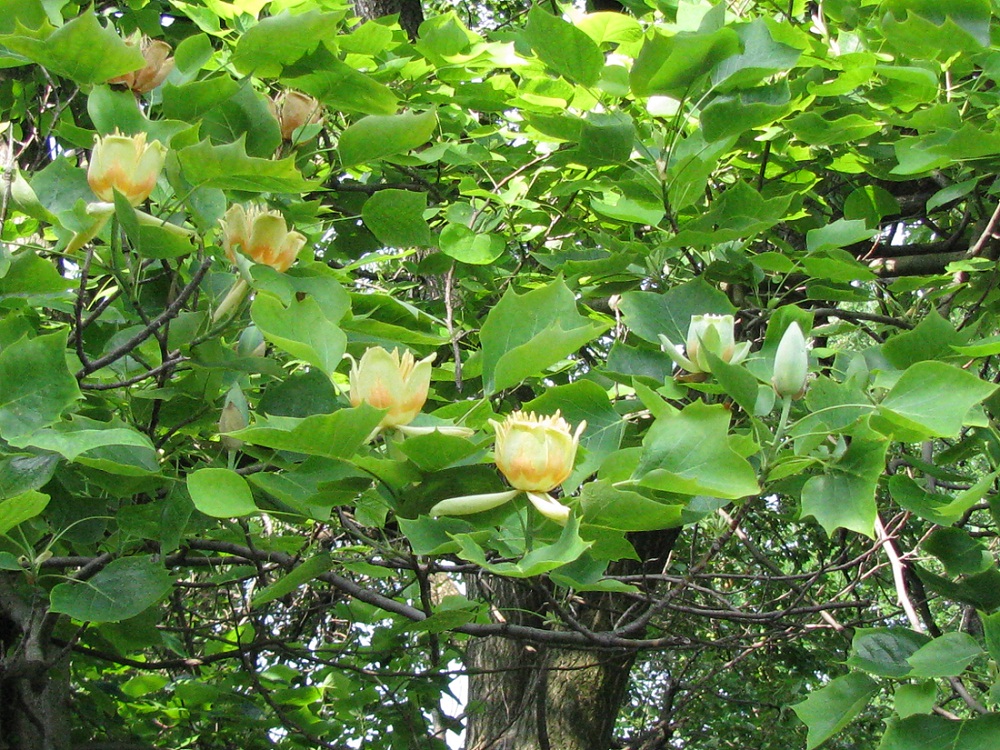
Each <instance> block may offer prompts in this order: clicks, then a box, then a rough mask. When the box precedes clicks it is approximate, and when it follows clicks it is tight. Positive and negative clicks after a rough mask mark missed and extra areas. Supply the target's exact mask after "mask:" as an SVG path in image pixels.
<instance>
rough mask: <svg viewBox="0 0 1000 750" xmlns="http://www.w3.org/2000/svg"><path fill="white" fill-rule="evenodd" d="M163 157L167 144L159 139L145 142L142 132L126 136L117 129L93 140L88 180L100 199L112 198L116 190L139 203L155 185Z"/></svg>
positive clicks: (108, 199)
mask: <svg viewBox="0 0 1000 750" xmlns="http://www.w3.org/2000/svg"><path fill="white" fill-rule="evenodd" d="M166 158H167V149H166V147H165V146H164V145H163V144H162V143H160V142H159V141H151V142H149V143H146V134H145V133H139V134H138V135H134V136H128V135H122V134H121V133H120V132H118V131H117V130H116V131H115V132H114V133H113V134H112V135H106V136H104V137H103V138H102V137H100V136H98V137H97V138H96V139H95V141H94V150H93V151H92V152H91V154H90V166H89V167H88V169H87V182H88V183H89V184H90V189H91V190H93V191H94V193H96V194H97V197H98V198H100V199H101V200H102V201H106V202H111V201H114V199H115V191H116V190H117V191H118V192H119V193H121V194H122V195H123V196H125V199H126V200H128V202H129V203H130V204H132V205H133V206H138V205H139V204H140V203H142V202H143V201H144V200H146V198H148V197H149V194H150V193H152V192H153V188H154V187H156V180H157V178H158V177H159V176H160V170H162V169H163V162H164V161H165V160H166Z"/></svg>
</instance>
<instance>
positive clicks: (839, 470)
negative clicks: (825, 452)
mask: <svg viewBox="0 0 1000 750" xmlns="http://www.w3.org/2000/svg"><path fill="white" fill-rule="evenodd" d="M887 447H888V441H885V440H877V439H869V438H865V437H860V436H855V437H854V439H853V440H851V444H850V446H849V447H848V449H847V452H846V453H844V455H843V456H841V457H840V460H838V461H837V462H836V463H833V464H828V465H827V469H826V471H825V473H823V474H821V475H819V476H814V477H810V478H809V480H808V481H807V482H806V483H805V485H804V486H803V487H802V516H803V517H805V516H812V517H813V518H815V519H816V521H817V522H818V523H819V524H820V526H822V527H823V528H824V529H825V530H826V533H827V534H831V535H832V534H833V532H834V531H836V530H837V529H839V528H844V529H850V530H851V531H856V532H858V533H859V534H864V535H865V536H868V537H871V538H873V539H874V538H875V513H876V507H875V489H876V486H877V485H878V480H879V477H881V476H882V472H883V471H884V469H885V452H886V448H887Z"/></svg>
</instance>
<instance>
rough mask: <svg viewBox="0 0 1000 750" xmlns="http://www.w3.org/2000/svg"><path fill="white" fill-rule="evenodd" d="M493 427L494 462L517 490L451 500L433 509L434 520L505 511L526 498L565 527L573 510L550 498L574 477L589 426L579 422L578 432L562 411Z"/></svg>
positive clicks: (517, 415) (515, 417)
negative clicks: (497, 509) (515, 500)
mask: <svg viewBox="0 0 1000 750" xmlns="http://www.w3.org/2000/svg"><path fill="white" fill-rule="evenodd" d="M490 424H492V425H493V429H494V430H495V431H496V446H495V448H494V455H495V458H494V460H495V461H496V465H497V468H498V469H500V472H501V473H502V474H503V475H504V477H506V479H507V481H508V482H510V484H511V486H512V487H513V488H514V489H513V490H508V491H507V492H494V493H488V494H484V495H465V496H463V497H452V498H448V499H447V500H442V501H441V502H439V503H438V504H437V505H435V506H434V507H433V508H431V511H430V512H431V515H433V516H461V515H468V514H470V513H479V512H481V511H484V510H489V509H490V508H495V507H497V506H499V505H503V504H504V503H506V502H508V501H509V500H512V499H513V498H515V497H517V495H519V494H520V493H521V492H524V493H525V494H526V495H527V496H528V500H529V501H530V502H531V504H532V505H533V506H535V509H536V510H537V511H538V512H539V513H541V514H542V515H543V516H545V517H546V518H549V519H551V520H553V521H555V522H556V523H559V524H565V523H566V521H567V519H568V518H569V508H567V507H566V506H565V505H563V504H562V503H560V502H559V501H558V500H556V499H555V498H553V497H552V496H551V495H550V494H549V492H551V491H552V490H554V489H555V488H556V487H558V486H559V485H560V484H562V483H563V482H565V481H566V479H567V478H568V477H569V475H570V474H571V473H572V471H573V463H574V461H575V460H576V450H577V448H578V447H579V445H580V435H581V433H582V432H583V430H584V429H585V428H586V427H587V423H586V422H580V424H579V425H577V428H576V431H575V432H574V431H573V430H572V428H571V427H570V425H569V423H568V422H566V420H565V419H563V418H562V417H561V416H560V414H559V412H558V411H557V412H556V413H555V414H554V415H552V416H549V417H539V416H537V415H536V414H535V413H534V412H531V413H525V412H523V411H516V412H514V413H513V414H511V415H510V416H508V417H507V419H505V420H504V421H503V422H499V423H498V422H495V421H493V420H492V419H491V420H490Z"/></svg>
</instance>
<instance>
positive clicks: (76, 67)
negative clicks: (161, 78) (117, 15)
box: [0, 8, 145, 85]
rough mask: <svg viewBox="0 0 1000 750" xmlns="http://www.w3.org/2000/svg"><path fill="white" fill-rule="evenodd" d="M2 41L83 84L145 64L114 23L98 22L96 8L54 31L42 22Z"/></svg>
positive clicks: (105, 78)
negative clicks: (35, 27) (32, 29)
mask: <svg viewBox="0 0 1000 750" xmlns="http://www.w3.org/2000/svg"><path fill="white" fill-rule="evenodd" d="M48 28H49V29H51V27H48ZM0 45H3V46H4V47H6V48H7V49H9V50H10V51H12V52H17V53H18V54H21V55H24V56H25V57H26V58H28V59H29V60H31V61H32V62H35V63H38V64H39V65H41V66H42V67H43V68H46V69H47V70H49V71H50V72H52V73H55V74H56V75H58V76H62V77H64V78H69V79H72V80H73V81H75V82H76V83H79V84H83V85H87V84H96V83H104V82H105V81H107V80H108V79H109V78H114V77H115V76H119V75H123V74H124V73H129V72H131V71H133V70H138V69H139V68H141V67H142V66H143V65H145V60H144V59H143V56H142V53H141V52H140V51H139V50H138V48H136V47H129V46H128V45H126V44H125V42H124V41H123V40H122V38H121V37H120V36H118V34H116V33H115V31H114V29H113V28H112V27H111V26H110V25H109V26H107V27H104V26H101V24H100V23H98V21H97V16H96V15H95V14H94V10H93V8H88V9H87V10H85V11H84V12H83V13H81V14H80V15H79V16H77V17H76V18H74V19H73V20H71V21H69V22H68V23H66V24H65V25H63V26H60V27H59V28H58V29H56V30H55V31H52V32H51V33H48V30H47V29H46V27H45V26H42V27H41V28H39V29H38V30H37V31H29V30H28V29H25V28H23V27H21V28H19V29H17V30H16V31H15V32H14V33H12V34H3V35H0Z"/></svg>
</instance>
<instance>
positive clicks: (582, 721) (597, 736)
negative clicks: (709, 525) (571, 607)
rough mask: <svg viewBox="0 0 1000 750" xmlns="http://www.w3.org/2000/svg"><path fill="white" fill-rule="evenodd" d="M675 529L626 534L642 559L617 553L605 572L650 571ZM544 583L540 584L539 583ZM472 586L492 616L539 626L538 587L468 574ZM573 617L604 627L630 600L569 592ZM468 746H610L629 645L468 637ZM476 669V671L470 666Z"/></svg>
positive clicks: (511, 749) (498, 749)
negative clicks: (591, 646) (584, 646)
mask: <svg viewBox="0 0 1000 750" xmlns="http://www.w3.org/2000/svg"><path fill="white" fill-rule="evenodd" d="M680 532H681V529H679V528H677V529H666V530H663V531H653V532H642V533H637V534H632V535H631V536H630V541H631V542H632V544H633V546H634V547H635V549H636V552H637V553H638V556H639V559H640V560H642V562H639V561H635V560H620V561H618V562H617V563H613V564H612V565H611V569H610V570H609V573H612V574H614V573H617V574H634V573H639V572H641V571H643V570H645V571H646V572H655V571H659V570H661V569H662V568H663V565H664V564H665V561H666V560H667V558H668V556H669V555H670V553H671V551H672V550H673V548H674V545H675V544H676V543H677V539H678V537H679V535H680ZM539 585H542V584H539ZM468 588H469V590H470V594H474V595H476V596H478V597H479V598H482V599H484V600H486V601H488V602H490V604H491V605H492V611H493V612H494V617H495V618H496V619H498V620H499V619H501V618H502V619H503V620H505V621H507V622H509V623H512V624H513V623H516V624H521V625H530V626H533V627H542V626H543V624H544V613H545V610H546V609H547V608H548V606H549V605H548V601H547V598H546V596H545V595H544V592H543V591H540V590H539V589H538V588H537V587H535V588H532V587H531V586H530V585H529V584H528V583H527V582H525V581H518V580H515V579H509V578H489V579H482V580H478V579H473V580H470V581H469V582H468ZM574 603H575V604H576V605H577V610H576V612H575V617H576V619H577V620H578V621H579V622H580V623H581V624H583V625H584V626H585V627H587V628H588V629H590V630H592V631H602V630H610V629H612V628H613V627H614V625H615V620H616V619H617V618H618V617H619V616H620V615H621V614H622V613H623V612H624V611H625V609H626V608H628V607H629V606H630V604H631V603H632V601H631V600H630V599H626V598H624V597H622V596H620V595H616V594H613V593H605V594H582V595H578V596H576V597H574ZM466 660H467V666H468V667H469V669H470V670H471V671H472V672H473V674H472V675H471V676H470V678H469V696H468V697H469V700H468V709H467V710H468V721H467V722H466V738H465V747H466V750H609V748H610V747H611V746H612V741H613V736H614V729H615V722H616V721H617V719H618V714H619V712H620V710H621V707H622V705H623V704H624V702H625V698H626V695H627V693H628V685H629V672H630V670H631V669H632V664H633V662H634V661H635V652H633V651H608V650H604V651H598V650H588V651H579V650H573V649H556V648H541V647H536V646H534V645H530V644H525V643H521V642H519V641H516V640H512V639H506V638H484V639H482V640H473V641H471V642H470V643H469V646H468V651H467V653H466ZM477 671H480V672H481V674H475V672H477Z"/></svg>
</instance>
